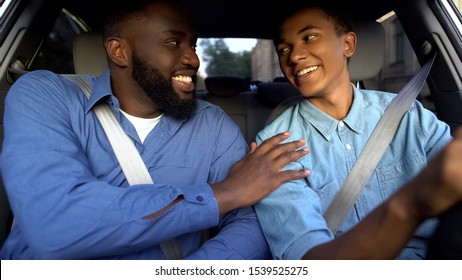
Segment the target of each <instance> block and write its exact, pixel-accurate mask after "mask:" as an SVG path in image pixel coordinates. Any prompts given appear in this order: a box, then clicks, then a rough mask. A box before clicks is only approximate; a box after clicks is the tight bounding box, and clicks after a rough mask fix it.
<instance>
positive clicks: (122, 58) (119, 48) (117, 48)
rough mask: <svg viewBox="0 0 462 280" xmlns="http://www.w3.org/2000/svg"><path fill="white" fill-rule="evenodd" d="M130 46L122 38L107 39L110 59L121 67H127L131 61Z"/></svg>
mask: <svg viewBox="0 0 462 280" xmlns="http://www.w3.org/2000/svg"><path fill="white" fill-rule="evenodd" d="M128 51H129V46H128V44H127V42H125V40H123V39H121V38H109V39H108V40H107V41H106V52H107V54H108V57H109V60H111V61H112V62H113V63H114V64H116V65H118V66H120V67H127V66H128V63H129V54H128Z"/></svg>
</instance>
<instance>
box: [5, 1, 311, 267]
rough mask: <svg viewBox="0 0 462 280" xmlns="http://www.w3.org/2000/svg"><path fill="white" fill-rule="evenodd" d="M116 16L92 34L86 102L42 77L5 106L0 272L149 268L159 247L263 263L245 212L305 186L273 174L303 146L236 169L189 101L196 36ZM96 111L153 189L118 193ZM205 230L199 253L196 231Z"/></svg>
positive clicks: (162, 5)
mask: <svg viewBox="0 0 462 280" xmlns="http://www.w3.org/2000/svg"><path fill="white" fill-rule="evenodd" d="M125 2H126V3H125V4H124V5H125V6H117V7H115V8H117V10H115V11H113V12H112V13H111V15H110V16H109V17H108V19H107V21H106V23H105V28H104V45H105V48H106V52H107V57H108V63H109V71H106V72H105V73H103V74H102V75H101V76H100V77H91V79H92V81H93V84H94V86H93V90H92V93H91V97H90V98H89V99H88V100H87V99H86V97H85V95H84V93H83V92H82V91H81V90H80V88H79V87H78V86H77V85H76V84H74V83H73V82H71V81H69V80H67V79H66V78H64V77H62V76H60V75H56V74H53V73H51V72H48V71H37V72H32V73H29V74H27V75H25V76H23V77H22V78H21V79H20V80H18V81H17V82H16V83H15V84H14V85H13V87H12V88H11V91H10V92H9V94H8V97H7V100H6V108H5V141H4V144H3V151H2V156H1V168H2V176H3V179H4V182H5V185H6V189H7V193H8V196H9V200H10V203H11V207H12V209H13V212H14V214H15V219H16V224H15V225H14V227H13V229H12V232H11V234H10V236H9V238H8V239H7V241H6V243H5V245H4V246H3V248H2V250H1V252H0V258H2V259H7V258H14V259H163V258H164V254H163V253H162V251H161V249H160V247H159V244H160V243H161V242H163V241H165V240H169V239H172V238H176V240H177V242H178V244H179V246H180V249H181V251H182V254H183V256H184V257H185V258H191V259H205V258H207V259H264V258H267V257H269V250H268V247H267V244H266V241H265V239H264V236H263V234H262V232H261V229H260V226H259V224H258V221H257V219H256V216H255V213H254V210H253V208H252V207H251V206H252V205H253V204H254V203H255V202H257V201H258V200H260V199H261V198H262V197H264V196H266V195H267V194H269V193H270V192H272V191H273V190H274V189H276V188H277V187H279V185H281V184H282V183H283V182H286V181H290V180H294V179H298V178H302V177H305V176H307V175H308V172H307V171H304V170H299V171H290V172H285V171H281V169H282V168H283V167H284V166H285V165H286V164H288V163H289V162H290V161H293V160H297V159H299V158H300V157H302V156H304V155H306V154H307V153H308V150H307V149H298V148H299V147H301V146H302V145H303V144H304V143H305V142H304V141H303V140H300V141H294V142H291V143H289V144H283V145H278V144H279V142H281V141H283V140H285V139H287V138H288V134H287V133H284V134H280V135H278V136H277V137H275V138H272V139H271V140H269V141H267V142H266V143H265V144H263V145H261V147H259V148H256V145H255V144H253V145H252V146H251V148H250V152H249V153H248V154H247V156H246V153H247V150H248V147H247V145H246V142H245V140H244V138H243V136H242V135H241V133H240V130H239V128H238V127H237V126H236V125H235V124H234V123H233V122H232V121H231V119H230V118H229V117H228V116H226V115H225V113H224V112H223V111H222V110H221V109H219V108H218V107H216V106H213V105H211V104H209V103H206V102H202V101H198V100H196V99H195V80H196V72H197V70H198V67H199V60H198V57H197V55H196V53H195V44H196V39H197V36H196V33H195V31H194V29H193V25H192V23H191V22H190V20H189V18H188V16H187V14H186V12H185V11H184V10H182V9H181V8H180V7H178V6H176V5H174V4H171V3H169V2H168V1H125ZM135 2H137V3H135ZM99 102H106V103H108V104H109V105H110V107H111V108H112V110H113V112H114V115H115V117H116V119H117V120H118V121H119V122H120V124H121V126H122V128H123V129H124V131H125V132H126V133H127V134H128V135H129V136H130V137H131V139H132V140H133V141H134V143H135V146H136V148H137V150H138V151H139V152H140V154H141V157H142V158H143V160H144V162H145V163H146V165H147V168H148V170H149V172H150V175H151V176H152V178H153V181H154V184H146V185H135V186H128V183H127V180H126V178H125V176H124V174H123V172H122V170H121V168H120V166H119V163H118V161H117V159H116V157H115V155H114V153H113V150H112V147H111V145H110V143H109V141H108V139H107V137H106V135H105V133H104V131H103V129H102V127H101V125H100V123H99V120H98V119H97V117H96V116H95V113H94V111H93V107H94V106H95V104H97V103H99ZM244 156H245V157H244ZM243 157H244V158H243ZM242 158H243V159H242ZM240 159H242V160H240ZM238 160H240V161H239V162H238V163H236V162H237V161H238ZM235 163H236V164H235ZM233 164H234V165H233ZM241 207H244V208H241ZM234 209H236V210H234ZM217 225H219V227H220V228H221V231H220V232H219V233H218V234H217V235H216V236H215V237H214V238H212V239H210V240H209V241H207V242H206V243H205V244H204V245H203V246H202V247H201V231H202V230H204V229H206V228H210V227H215V226H217Z"/></svg>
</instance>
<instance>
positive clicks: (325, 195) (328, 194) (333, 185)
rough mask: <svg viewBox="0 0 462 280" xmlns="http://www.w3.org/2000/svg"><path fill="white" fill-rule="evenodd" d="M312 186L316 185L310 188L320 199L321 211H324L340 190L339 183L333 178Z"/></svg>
mask: <svg viewBox="0 0 462 280" xmlns="http://www.w3.org/2000/svg"><path fill="white" fill-rule="evenodd" d="M314 186H316V187H312V189H313V190H314V191H315V192H316V193H317V194H318V196H319V198H320V201H321V207H322V209H321V211H322V213H324V212H325V211H326V209H327V207H329V205H330V204H331V203H332V200H334V197H335V196H336V195H337V192H338V191H339V190H340V185H339V184H338V182H337V180H333V181H331V182H328V183H324V184H316V185H314Z"/></svg>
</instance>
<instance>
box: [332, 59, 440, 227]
mask: <svg viewBox="0 0 462 280" xmlns="http://www.w3.org/2000/svg"><path fill="white" fill-rule="evenodd" d="M435 57H436V53H435V54H434V55H433V57H432V58H431V59H430V60H429V61H428V62H427V63H426V64H425V65H424V66H423V67H422V68H421V69H420V71H419V72H418V73H417V74H416V75H415V76H414V77H413V78H412V79H411V80H410V81H409V82H408V83H407V84H406V85H405V86H404V88H403V89H402V90H401V91H400V92H399V94H397V95H396V97H395V98H393V100H392V101H391V102H390V104H389V105H388V106H387V108H386V110H385V112H384V114H383V115H382V117H381V118H380V120H379V122H378V123H377V126H376V127H375V129H374V131H373V132H372V134H371V136H370V137H369V140H368V141H367V143H366V145H365V146H364V149H363V150H362V152H361V154H360V155H359V157H358V159H357V160H356V163H355V165H354V166H353V168H352V170H351V172H350V173H349V174H348V177H347V178H346V180H345V182H344V183H343V185H342V187H341V188H340V190H339V192H338V193H337V195H336V196H335V198H334V200H333V201H332V203H331V204H330V205H329V207H328V208H327V210H326V211H325V212H324V219H325V220H326V223H327V226H328V227H329V229H330V230H331V231H332V232H333V233H334V234H335V233H336V232H337V231H338V230H339V228H340V226H341V225H342V223H343V221H344V220H345V218H346V216H347V215H348V214H349V213H350V211H351V209H352V208H353V205H354V204H355V202H356V200H357V198H358V196H359V195H360V194H361V192H362V190H363V189H364V187H365V186H366V184H367V182H368V181H369V178H370V176H371V175H372V173H373V172H374V170H375V168H376V166H377V164H378V163H379V161H380V159H381V158H382V155H383V153H384V152H385V150H386V149H387V147H388V145H389V144H390V142H391V140H392V139H393V137H394V135H395V132H396V130H397V129H398V127H399V124H400V122H401V120H402V118H403V116H404V114H405V113H406V112H407V111H408V110H409V108H410V107H411V105H412V103H413V102H414V100H415V98H416V97H417V95H418V94H419V92H420V91H421V90H422V87H423V85H424V83H425V80H426V79H427V76H428V74H429V72H430V69H431V66H432V64H433V61H434V60H435Z"/></svg>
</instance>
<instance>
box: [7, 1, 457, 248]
mask: <svg viewBox="0 0 462 280" xmlns="http://www.w3.org/2000/svg"><path fill="white" fill-rule="evenodd" d="M305 1H309V0H305ZM179 2H181V4H182V5H184V6H186V8H187V10H189V11H190V13H191V15H192V17H193V20H194V21H195V22H196V24H197V29H198V34H199V36H200V38H254V39H258V40H260V39H261V40H268V39H271V38H272V34H273V33H272V32H273V30H271V28H270V27H271V26H273V25H274V21H275V18H277V14H278V12H279V11H280V9H281V7H282V6H281V5H298V4H299V3H300V2H301V1H296V0H286V1H282V2H283V3H280V1H273V0H270V1H264V0H232V1H214V0H195V1H187V0H179ZM334 2H335V3H337V2H339V5H343V6H344V8H345V9H347V10H348V12H350V14H351V15H352V17H353V19H354V22H355V31H356V33H357V36H358V46H357V49H356V52H355V55H354V56H353V57H352V58H351V60H350V62H349V70H350V76H351V77H350V78H351V81H352V83H354V84H355V85H357V86H358V87H362V88H371V89H382V90H387V91H394V92H398V91H399V90H400V89H401V88H402V86H404V85H405V83H406V82H407V81H408V80H410V79H411V78H412V76H413V74H414V73H415V72H417V70H419V68H420V66H421V65H423V64H424V63H425V62H426V61H427V60H428V59H429V55H430V54H433V53H437V57H436V60H435V62H434V64H433V67H432V70H431V72H430V75H429V78H428V79H427V84H426V86H425V88H424V91H425V93H426V94H425V95H424V94H421V95H420V96H419V98H421V101H422V103H424V102H428V108H429V109H431V110H432V111H434V112H435V114H436V115H437V116H438V118H439V119H441V120H443V121H445V122H446V123H448V124H449V126H450V127H451V128H452V129H456V128H457V127H459V126H460V125H461V124H462V109H461V108H462V28H461V26H462V25H461V22H462V16H461V14H460V9H461V6H462V1H453V0H428V1H427V0H407V1H399V0H376V1H360V0H351V1H347V3H343V2H342V3H340V1H337V2H336V1H334ZM116 4H117V2H116V1H107V0H104V1H89V0H80V1H70V0H68V1H58V0H33V1H32V0H29V1H28V0H24V1H22V0H11V1H2V9H4V10H5V11H4V12H3V14H0V16H1V18H0V42H1V48H0V61H1V64H0V96H1V99H2V106H0V108H1V109H0V137H1V139H3V102H4V98H5V96H6V95H7V93H8V89H9V88H10V87H11V85H12V84H13V83H14V82H15V81H16V80H17V79H18V78H19V77H20V76H21V75H23V74H24V73H27V72H28V71H32V70H36V69H48V70H52V71H55V72H58V73H61V74H90V75H99V74H101V73H102V72H103V71H105V70H106V68H107V62H106V55H105V52H104V48H103V46H102V38H101V25H102V22H101V21H102V18H103V15H104V11H105V8H106V7H107V6H108V5H116ZM7 5H8V6H7ZM457 7H458V8H457ZM0 11H1V10H0ZM63 13H64V14H65V15H66V19H67V20H68V21H67V22H61V24H59V25H57V24H58V23H60V22H58V18H59V17H60V15H63ZM457 19H458V21H457ZM396 22H398V23H399V28H400V29H398V28H397V27H396ZM57 26H59V28H62V29H66V28H67V29H68V30H72V32H70V33H71V34H72V36H69V37H68V38H67V37H66V38H64V39H65V40H63V41H64V42H63V43H60V44H61V45H60V44H55V45H54V46H53V47H54V48H51V53H52V54H54V55H56V57H57V58H54V59H53V60H50V61H52V62H49V61H48V62H47V60H46V52H45V48H47V47H48V43H47V42H49V41H50V40H51V39H53V38H54V37H53V36H56V27H57ZM398 31H399V32H398ZM403 35H404V36H405V38H406V41H404V43H403V40H402V39H401V37H400V36H403ZM64 44H67V46H65V45H64ZM400 44H401V45H402V44H408V45H409V47H408V48H404V49H399V48H398V47H399V46H400ZM65 50H68V51H67V52H66V51H65ZM411 55H412V57H415V58H414V59H413V60H411V61H410V62H409V61H407V60H406V57H407V56H409V57H410V56H411ZM396 57H400V58H399V59H396ZM44 61H45V62H44ZM56 61H58V65H57V66H56V65H52V64H53V63H55V64H56ZM47 63H48V64H47ZM64 66H66V67H67V68H60V67H64ZM60 69H64V70H60ZM410 70H412V71H411V72H412V73H409V71H410ZM390 81H394V82H393V83H391V82H390ZM204 84H205V87H204V88H203V89H200V90H198V92H197V96H198V98H201V99H204V100H206V101H209V102H211V103H213V104H216V105H218V106H220V107H221V108H222V109H223V110H224V111H225V112H226V113H227V114H228V115H229V116H230V117H231V118H232V120H233V121H234V122H236V124H237V125H238V126H239V127H240V128H241V131H242V133H243V135H244V137H245V139H246V140H247V142H248V143H249V144H250V143H251V142H252V141H254V139H255V136H256V134H257V133H258V132H259V131H260V130H261V129H262V128H263V127H264V126H265V125H266V124H269V123H270V122H271V121H272V120H274V118H275V117H276V116H277V115H279V114H280V113H281V111H282V110H284V108H286V107H287V106H288V105H290V104H293V103H294V102H295V101H297V100H299V99H300V98H301V97H300V95H299V93H298V91H297V90H295V89H294V88H293V87H292V86H291V85H290V84H289V83H288V82H287V81H285V79H284V78H282V77H273V79H271V80H256V79H255V78H253V77H238V76H234V75H219V76H207V77H204ZM391 84H392V85H393V86H391ZM250 85H253V86H250ZM425 104H426V103H425ZM0 208H1V209H0V246H1V245H2V244H3V242H4V240H5V238H6V237H7V235H8V232H9V229H10V227H11V224H12V221H13V214H12V213H11V210H10V209H9V206H8V198H7V194H6V192H5V190H4V188H3V186H0Z"/></svg>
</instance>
